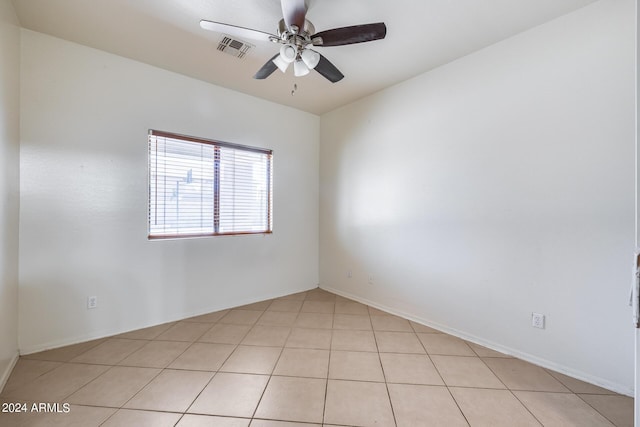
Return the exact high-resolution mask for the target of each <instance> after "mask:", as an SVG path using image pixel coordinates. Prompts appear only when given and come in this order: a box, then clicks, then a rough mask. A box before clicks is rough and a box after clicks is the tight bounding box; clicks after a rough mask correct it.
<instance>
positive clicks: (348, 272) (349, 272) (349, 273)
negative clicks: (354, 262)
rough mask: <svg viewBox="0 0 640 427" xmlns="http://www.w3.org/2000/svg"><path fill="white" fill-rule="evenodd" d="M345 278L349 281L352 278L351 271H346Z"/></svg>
mask: <svg viewBox="0 0 640 427" xmlns="http://www.w3.org/2000/svg"><path fill="white" fill-rule="evenodd" d="M347 277H348V278H349V279H351V278H352V277H353V273H352V272H351V270H347Z"/></svg>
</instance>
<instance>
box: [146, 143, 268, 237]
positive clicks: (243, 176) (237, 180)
mask: <svg viewBox="0 0 640 427" xmlns="http://www.w3.org/2000/svg"><path fill="white" fill-rule="evenodd" d="M271 163H272V151H271V150H266V149H262V148H253V147H245V146H242V145H236V144H230V143H226V142H218V141H211V140H207V139H202V138H194V137H190V136H183V135H176V134H171V133H166V132H160V131H155V130H150V131H149V238H150V239H161V238H175V237H195V236H217V235H225V234H256V233H271V227H272V225H271V224H272V220H271V209H272V189H271V187H272V185H271V183H272V167H271Z"/></svg>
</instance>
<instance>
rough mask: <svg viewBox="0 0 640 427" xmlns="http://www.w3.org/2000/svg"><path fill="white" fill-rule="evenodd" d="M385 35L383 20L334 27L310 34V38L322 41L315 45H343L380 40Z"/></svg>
mask: <svg viewBox="0 0 640 427" xmlns="http://www.w3.org/2000/svg"><path fill="white" fill-rule="evenodd" d="M386 35H387V26H386V25H384V22H377V23H375V24H364V25H354V26H352V27H342V28H334V29H333V30H326V31H320V32H319V33H317V34H314V35H313V36H311V38H312V39H316V38H318V37H319V38H321V39H322V43H316V42H314V43H313V44H314V45H315V46H344V45H346V44H354V43H363V42H370V41H373V40H380V39H383V38H385V36H386Z"/></svg>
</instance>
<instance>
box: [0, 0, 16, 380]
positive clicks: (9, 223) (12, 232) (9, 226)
mask: <svg viewBox="0 0 640 427" xmlns="http://www.w3.org/2000/svg"><path fill="white" fill-rule="evenodd" d="M18 25H19V23H18V18H17V16H16V13H15V10H14V9H13V5H12V4H11V1H10V0H0V390H2V387H3V386H4V384H5V382H6V380H7V379H8V377H9V373H10V369H11V368H12V367H13V364H14V363H15V361H16V358H17V355H18V210H19V202H20V199H19V197H18V190H19V185H20V184H19V164H20V160H19V153H20V150H19V140H20V120H19V110H20V90H19V88H20V28H19V26H18Z"/></svg>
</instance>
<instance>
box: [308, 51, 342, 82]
mask: <svg viewBox="0 0 640 427" xmlns="http://www.w3.org/2000/svg"><path fill="white" fill-rule="evenodd" d="M314 70H316V71H317V72H319V73H320V74H322V76H324V77H325V78H326V79H327V80H329V81H330V82H331V83H336V82H339V81H340V80H342V79H343V78H344V74H342V73H341V72H340V70H338V69H337V68H336V66H335V65H333V64H332V63H331V62H329V60H328V59H327V58H325V57H324V56H322V55H320V62H318V65H316V68H314Z"/></svg>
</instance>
